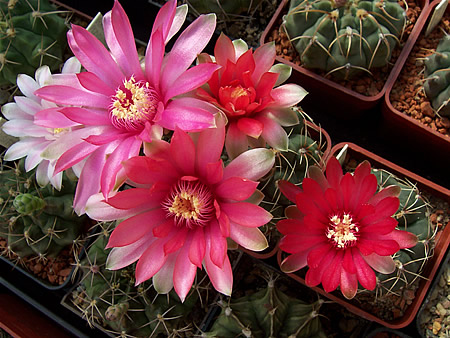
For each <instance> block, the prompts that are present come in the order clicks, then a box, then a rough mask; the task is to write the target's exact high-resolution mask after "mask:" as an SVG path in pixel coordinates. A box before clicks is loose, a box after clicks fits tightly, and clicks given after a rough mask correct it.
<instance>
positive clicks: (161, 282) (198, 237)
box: [86, 121, 274, 300]
mask: <svg viewBox="0 0 450 338" xmlns="http://www.w3.org/2000/svg"><path fill="white" fill-rule="evenodd" d="M217 124H218V127H217V128H216V129H206V130H204V131H201V132H200V133H198V134H196V135H194V136H193V137H192V138H191V137H190V136H189V135H188V134H187V133H185V132H184V131H182V130H181V129H176V130H175V133H174V135H173V137H172V139H171V142H170V144H169V143H167V142H164V141H155V142H152V143H151V144H149V148H147V151H150V152H151V157H147V156H138V157H134V158H131V159H129V160H127V161H125V162H124V167H125V171H126V174H127V176H128V178H129V179H130V180H131V181H132V182H134V183H136V184H137V185H138V186H139V188H132V189H127V190H124V191H121V192H118V193H117V194H115V195H114V196H112V197H110V198H109V199H108V201H107V202H105V201H104V200H103V197H102V196H101V194H96V195H94V196H92V197H91V198H90V199H89V201H88V204H87V206H86V213H87V214H88V215H89V216H90V217H91V218H93V219H97V220H105V221H106V220H114V219H124V220H123V221H122V222H121V223H119V224H118V225H117V227H116V229H115V230H114V231H113V232H112V234H111V237H110V240H109V242H108V245H107V247H109V248H111V247H112V248H113V249H112V251H111V253H110V254H109V256H108V260H107V263H106V265H107V268H109V269H113V270H116V269H120V268H122V267H125V266H127V265H129V264H131V263H133V262H135V261H138V262H137V265H136V284H140V283H142V282H143V281H145V280H147V279H149V278H152V277H153V285H154V287H155V289H156V290H157V291H158V292H160V293H167V292H169V291H170V290H171V289H172V287H174V288H175V291H176V293H177V294H178V295H179V296H180V298H181V300H184V299H185V297H186V295H187V293H188V292H189V290H190V289H191V286H192V283H193V281H194V278H195V275H196V271H197V268H202V266H204V268H205V270H206V272H207V273H208V275H209V278H210V280H211V282H212V284H213V286H214V287H215V288H216V290H218V291H219V292H221V293H224V294H226V295H230V294H231V290H232V283H233V275H232V271H231V265H230V261H229V258H228V256H227V238H228V237H230V238H231V239H232V240H234V241H235V242H236V243H238V244H240V245H241V246H243V247H245V248H247V249H249V250H254V251H261V250H264V249H265V248H266V247H267V246H268V244H267V240H266V238H265V237H264V235H263V233H262V232H261V231H260V230H259V229H258V227H259V226H262V225H264V224H266V223H267V222H269V221H270V220H271V218H272V215H271V214H270V213H269V212H267V211H266V210H265V209H263V208H262V207H260V206H258V205H257V204H259V202H260V201H261V199H262V198H261V195H262V194H261V192H259V191H258V190H256V187H257V185H258V179H260V178H261V177H262V176H264V175H265V174H266V173H267V172H269V171H270V169H271V168H272V166H273V164H274V152H273V151H271V150H269V149H264V148H259V149H253V150H249V151H247V152H245V153H243V154H241V155H240V156H238V157H237V158H235V159H234V160H233V161H232V162H230V163H229V164H228V165H227V167H225V168H224V167H223V162H222V160H221V158H220V156H221V154H222V149H223V145H224V138H225V127H224V122H222V121H218V122H217Z"/></svg>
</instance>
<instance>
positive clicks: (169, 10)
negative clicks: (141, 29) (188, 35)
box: [152, 0, 184, 38]
mask: <svg viewBox="0 0 450 338" xmlns="http://www.w3.org/2000/svg"><path fill="white" fill-rule="evenodd" d="M176 6H177V2H176V1H175V0H172V1H167V2H166V3H165V4H164V6H162V7H161V9H160V10H159V11H158V14H157V15H156V18H155V21H154V23H153V28H152V34H153V33H154V32H155V31H156V30H157V29H160V30H161V31H162V32H163V34H164V38H166V37H167V36H168V34H169V31H170V29H171V26H172V25H173V20H174V17H175V13H176ZM183 21H184V20H183Z"/></svg>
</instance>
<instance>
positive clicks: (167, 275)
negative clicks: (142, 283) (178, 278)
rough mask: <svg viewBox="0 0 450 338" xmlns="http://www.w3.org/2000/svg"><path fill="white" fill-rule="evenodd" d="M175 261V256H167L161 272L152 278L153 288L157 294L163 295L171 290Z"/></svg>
mask: <svg viewBox="0 0 450 338" xmlns="http://www.w3.org/2000/svg"><path fill="white" fill-rule="evenodd" d="M176 259H177V256H176V255H169V256H168V257H167V261H166V262H165V263H164V265H163V266H162V267H161V270H159V271H158V272H157V273H155V275H154V276H153V279H152V282H153V287H154V288H155V291H156V292H157V293H158V294H163V295H165V294H168V293H169V292H170V291H171V290H172V289H173V286H174V283H173V281H174V272H175V261H176Z"/></svg>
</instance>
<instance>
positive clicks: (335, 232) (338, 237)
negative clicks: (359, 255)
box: [326, 214, 359, 249]
mask: <svg viewBox="0 0 450 338" xmlns="http://www.w3.org/2000/svg"><path fill="white" fill-rule="evenodd" d="M358 232H359V228H358V226H357V224H355V223H354V222H353V219H352V217H351V216H350V215H349V214H344V215H343V216H342V217H340V216H338V215H334V216H332V217H330V226H329V227H328V229H327V233H326V236H327V238H328V239H329V240H330V241H331V242H332V243H333V244H334V245H336V247H337V248H339V249H344V248H346V247H348V246H353V245H354V244H356V241H357V239H358V238H357V236H356V234H357V233H358Z"/></svg>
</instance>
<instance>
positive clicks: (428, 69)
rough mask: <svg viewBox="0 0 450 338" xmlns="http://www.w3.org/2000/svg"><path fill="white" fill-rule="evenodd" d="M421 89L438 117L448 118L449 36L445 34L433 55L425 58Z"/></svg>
mask: <svg viewBox="0 0 450 338" xmlns="http://www.w3.org/2000/svg"><path fill="white" fill-rule="evenodd" d="M424 64H425V83H424V85H423V88H424V90H425V94H426V95H427V97H428V99H429V100H430V101H431V105H432V106H433V108H434V109H435V110H436V112H437V113H438V114H439V115H440V116H447V117H448V116H450V104H448V103H449V101H450V35H448V34H445V35H444V37H443V38H442V39H441V41H440V42H439V45H438V46H437V48H436V52H435V53H433V55H431V56H429V57H427V58H426V59H425V61H424Z"/></svg>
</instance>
